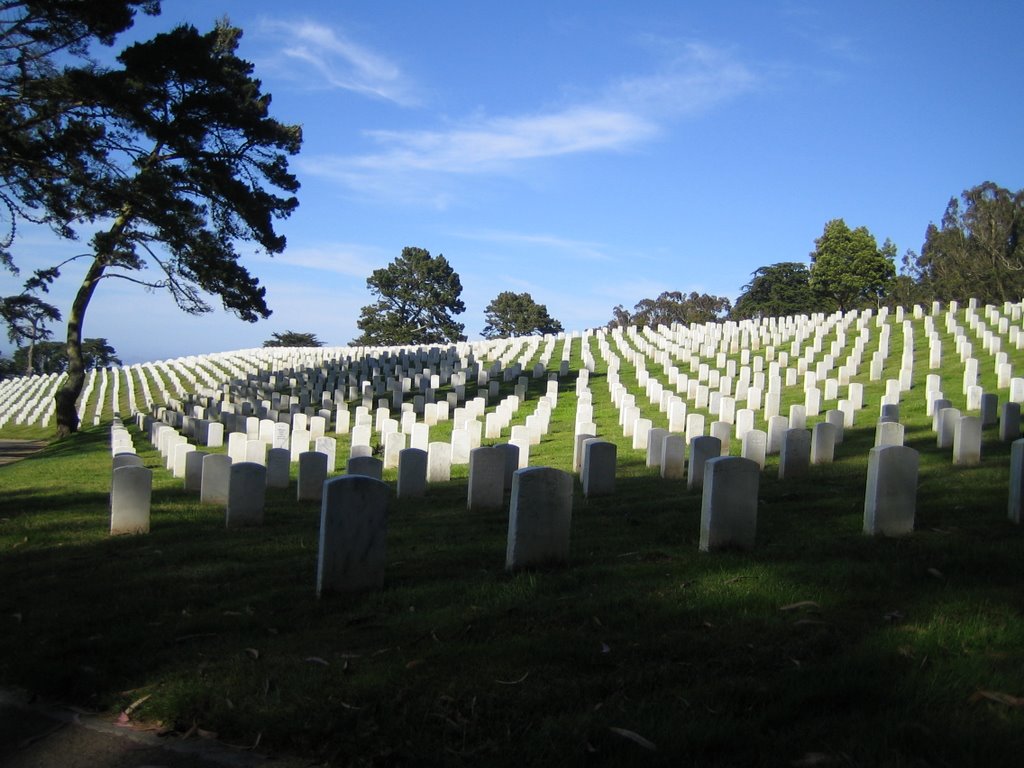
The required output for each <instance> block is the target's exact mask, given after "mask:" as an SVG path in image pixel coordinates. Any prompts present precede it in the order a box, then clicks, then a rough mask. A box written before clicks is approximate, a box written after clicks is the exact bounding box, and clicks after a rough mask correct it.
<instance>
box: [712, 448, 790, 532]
mask: <svg viewBox="0 0 1024 768" xmlns="http://www.w3.org/2000/svg"><path fill="white" fill-rule="evenodd" d="M800 431H804V430H800ZM760 477H761V470H760V467H758V465H757V462H755V461H751V460H750V459H744V458H741V457H739V456H719V457H716V458H712V459H708V461H707V462H706V463H705V465H704V482H703V484H702V485H703V488H704V492H703V496H702V497H701V510H700V550H701V551H702V552H710V551H712V550H716V549H726V548H737V549H747V550H749V549H753V548H754V538H755V534H756V532H757V493H758V486H759V484H760Z"/></svg>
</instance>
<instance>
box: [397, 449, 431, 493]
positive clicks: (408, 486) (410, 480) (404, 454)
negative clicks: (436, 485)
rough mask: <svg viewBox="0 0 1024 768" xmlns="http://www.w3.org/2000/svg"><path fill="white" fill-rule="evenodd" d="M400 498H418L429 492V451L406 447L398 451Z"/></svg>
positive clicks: (398, 489)
mask: <svg viewBox="0 0 1024 768" xmlns="http://www.w3.org/2000/svg"><path fill="white" fill-rule="evenodd" d="M397 491H398V498H400V499H405V498H416V497H419V496H423V495H424V494H425V493H426V492H427V452H426V451H424V450H421V449H420V448H404V449H403V450H401V451H399V452H398V488H397Z"/></svg>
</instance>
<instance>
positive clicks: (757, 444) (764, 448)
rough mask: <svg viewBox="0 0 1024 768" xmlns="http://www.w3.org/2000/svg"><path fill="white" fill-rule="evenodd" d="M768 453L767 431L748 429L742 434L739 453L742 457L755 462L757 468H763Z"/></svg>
mask: <svg viewBox="0 0 1024 768" xmlns="http://www.w3.org/2000/svg"><path fill="white" fill-rule="evenodd" d="M767 453H768V433H766V432H764V431H763V430H760V429H751V430H748V431H747V433H746V434H745V435H743V446H742V449H741V451H740V455H741V456H742V457H743V458H744V459H750V460H751V461H753V462H754V463H755V464H757V466H758V469H762V470H763V469H764V465H765V460H766V457H767Z"/></svg>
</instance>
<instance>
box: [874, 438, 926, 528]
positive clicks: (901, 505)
mask: <svg viewBox="0 0 1024 768" xmlns="http://www.w3.org/2000/svg"><path fill="white" fill-rule="evenodd" d="M918 462H919V457H918V453H917V451H915V450H914V449H913V448H909V447H907V446H905V445H885V446H882V447H880V448H872V449H871V450H870V451H869V452H868V478H867V487H866V489H865V493H864V533H866V534H869V535H875V534H878V533H881V534H883V535H885V536H904V535H906V534H909V533H911V532H913V530H914V513H915V511H916V508H917V472H918Z"/></svg>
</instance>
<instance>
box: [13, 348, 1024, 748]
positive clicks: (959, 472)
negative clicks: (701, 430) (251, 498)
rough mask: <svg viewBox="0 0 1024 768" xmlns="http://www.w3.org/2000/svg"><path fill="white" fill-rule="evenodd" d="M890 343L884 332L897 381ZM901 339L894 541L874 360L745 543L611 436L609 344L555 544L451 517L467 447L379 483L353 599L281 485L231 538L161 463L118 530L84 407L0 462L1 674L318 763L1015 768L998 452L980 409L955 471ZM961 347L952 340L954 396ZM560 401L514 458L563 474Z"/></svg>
mask: <svg viewBox="0 0 1024 768" xmlns="http://www.w3.org/2000/svg"><path fill="white" fill-rule="evenodd" d="M578 344H579V342H577V347H576V348H575V349H574V358H573V368H574V369H575V368H577V367H578V365H579V350H578ZM900 347H901V340H900V338H899V334H898V333H895V332H894V334H893V351H892V353H891V354H890V358H889V367H887V375H889V374H891V373H894V369H893V367H892V366H894V364H895V363H896V361H898V360H899V353H900ZM922 348H923V349H922ZM870 349H871V347H869V354H868V355H866V356H865V363H864V366H863V368H862V372H863V373H865V374H866V371H867V361H868V360H869V359H870ZM558 351H560V350H557V351H556V354H555V355H554V357H553V358H552V360H553V363H552V364H553V367H556V368H557V360H558V358H559V355H558V354H557V352H558ZM594 352H595V355H596V345H595V347H594ZM917 354H918V364H917V368H916V380H918V381H919V382H921V383H919V385H918V388H917V389H915V390H913V391H912V392H911V393H910V394H909V395H908V397H907V398H906V400H905V402H904V405H903V411H902V417H903V421H904V422H905V423H907V424H908V443H909V444H911V445H913V446H914V447H916V448H918V449H919V450H921V451H922V456H921V482H920V489H919V495H918V522H917V529H918V530H917V532H915V534H914V535H913V536H911V537H909V538H905V539H900V540H885V539H871V538H867V537H864V536H863V535H862V534H861V533H860V529H861V513H862V506H863V488H864V476H865V470H866V453H867V450H868V448H869V447H870V445H871V441H872V439H873V428H872V426H870V425H871V424H872V422H873V414H874V413H876V412H877V402H878V397H879V396H880V394H881V391H882V387H881V383H880V382H875V383H871V384H869V386H868V387H867V389H868V394H867V397H866V399H867V401H868V406H867V409H866V411H865V412H862V414H861V415H859V417H858V424H859V425H861V424H862V425H863V426H862V427H861V428H860V429H856V430H853V431H848V432H847V437H846V441H845V442H844V443H843V445H842V446H840V447H839V448H838V449H837V461H836V463H835V464H833V465H831V466H824V467H814V468H812V471H811V473H810V474H809V475H808V476H807V477H806V478H804V479H798V480H790V481H786V482H779V481H778V480H777V479H775V471H776V469H777V463H776V460H775V459H770V460H769V464H768V467H767V468H766V470H765V473H764V474H763V475H762V479H761V493H760V510H759V528H758V542H759V543H758V548H757V549H756V550H755V551H754V552H752V553H716V554H713V555H708V554H700V553H698V551H697V539H698V522H699V508H700V498H699V496H698V495H696V494H690V493H687V492H686V491H685V484H684V483H681V482H666V481H662V480H661V479H660V478H656V477H654V476H653V473H652V472H651V471H650V470H647V469H646V468H645V467H644V466H643V461H642V457H641V456H640V454H639V452H634V451H632V450H630V449H629V446H628V441H626V440H624V439H622V438H618V437H615V435H614V431H613V425H614V421H615V418H616V412H615V411H614V409H613V408H612V407H611V406H610V404H608V397H607V387H606V385H605V384H604V381H603V363H602V362H601V361H600V358H599V357H598V371H596V372H595V375H594V376H593V377H592V385H591V389H592V391H593V392H594V403H595V419H596V420H597V421H598V424H599V430H600V431H601V432H602V433H603V435H605V436H609V437H610V438H611V439H614V440H615V441H616V442H617V443H618V444H619V456H620V471H619V473H618V492H617V493H616V495H615V496H613V497H609V498H604V499H594V500H589V501H588V500H585V499H583V498H582V497H581V496H579V494H578V492H577V498H576V501H575V506H574V520H573V541H572V551H573V554H572V564H571V566H570V567H568V568H564V569H559V570H551V571H542V572H533V573H524V574H518V575H514V576H510V575H507V574H505V573H504V571H503V567H502V566H503V562H504V559H503V554H504V546H505V532H506V514H505V513H504V512H493V513H475V514H473V515H469V514H467V513H466V512H465V509H464V507H465V480H464V476H465V474H464V470H462V471H456V472H455V473H454V479H453V481H452V482H451V483H450V484H448V485H446V486H442V487H437V488H432V489H431V491H430V493H429V495H428V497H427V498H426V499H425V500H422V501H419V502H410V501H396V502H395V503H394V504H393V506H392V509H391V523H390V530H389V538H388V548H389V565H388V571H387V584H386V588H385V589H384V590H383V591H382V592H379V593H375V594H369V595H364V596H361V597H357V598H347V599H342V598H335V597H332V598H329V599H324V600H320V601H317V600H316V598H315V596H314V594H313V583H314V573H315V567H316V543H317V535H318V514H319V510H318V508H317V506H316V505H313V504H297V503H296V502H294V500H293V499H294V496H293V493H294V491H293V490H290V491H288V492H271V493H270V494H269V495H268V509H267V515H266V521H267V522H266V525H265V526H264V527H262V528H260V529H255V530H246V531H230V532H228V531H225V530H224V528H223V512H222V510H220V509H217V508H213V507H208V506H202V505H199V504H198V503H197V502H196V501H195V500H194V499H193V498H192V497H190V496H188V495H186V494H185V493H184V492H183V491H181V490H179V485H180V482H179V481H174V480H172V479H171V478H170V477H169V474H168V473H165V472H163V471H158V472H157V473H156V480H155V485H156V490H155V503H154V513H153V525H152V531H153V532H152V533H151V534H150V535H148V536H142V537H118V538H110V537H108V536H107V535H106V533H105V532H106V526H107V524H108V506H107V492H108V488H109V453H108V451H107V448H106V430H105V428H102V427H101V428H95V429H92V428H90V429H87V430H85V431H84V432H83V433H81V434H79V435H78V436H76V437H75V438H74V439H73V440H71V441H69V442H66V443H62V444H54V445H52V446H50V448H48V449H47V450H46V451H45V452H44V453H42V454H40V455H38V456H37V457H34V458H31V459H28V460H25V461H23V462H20V463H19V464H16V465H12V466H9V467H5V468H0V487H2V488H3V494H2V500H0V583H2V584H3V585H4V586H3V589H0V626H3V628H4V631H3V632H2V633H0V680H2V681H4V682H6V683H13V684H20V685H24V686H27V687H30V688H32V689H34V690H37V691H40V692H42V693H44V694H47V695H51V696H55V697H60V698H63V699H66V700H70V701H74V702H76V703H78V704H80V705H85V706H90V707H93V708H96V709H100V710H104V711H111V712H116V711H118V710H119V709H120V708H123V707H125V706H127V705H128V704H129V703H130V702H132V701H134V700H136V699H138V698H140V697H142V696H145V695H149V696H150V698H149V699H147V700H146V701H145V703H144V704H143V705H142V706H141V707H140V709H139V710H138V713H137V716H138V717H145V718H150V719H159V720H162V721H163V722H165V723H166V724H168V725H169V726H172V727H175V728H177V729H179V730H182V731H184V730H187V729H188V728H190V727H191V726H192V725H193V724H195V725H197V726H198V727H200V728H203V729H206V730H212V731H215V732H217V733H218V734H219V736H220V738H222V739H224V740H226V741H229V742H231V743H238V744H251V743H253V742H254V741H256V739H257V736H258V737H259V739H260V744H261V747H263V748H268V749H279V750H285V751H290V752H300V753H303V754H307V755H309V756H311V757H313V758H316V759H319V760H322V761H325V762H331V763H334V764H347V763H349V762H354V763H357V764H358V763H367V764H369V763H403V762H410V763H411V762H415V763H417V764H424V763H430V762H437V763H449V764H466V765H479V764H491V765H495V764H497V765H504V764H509V765H511V764H522V763H526V764H539V763H544V764H548V763H556V762H560V763H568V764H588V765H589V764H604V765H621V764H628V763H630V762H635V763H637V764H641V763H642V764H652V763H653V764H662V763H663V764H673V765H677V764H680V763H683V764H697V765H700V764H706V765H710V764H714V765H758V764H761V765H778V764H789V763H790V762H792V761H800V760H810V761H813V760H815V759H818V758H816V757H815V756H816V755H817V756H823V757H822V758H821V759H829V760H831V761H832V763H833V764H838V765H850V764H852V765H893V766H896V765H972V764H973V765H991V764H1011V763H1012V762H1014V761H1016V759H1017V757H1018V755H1019V753H1020V750H1021V748H1022V747H1024V710H1022V709H1020V708H1015V707H1012V706H1008V705H1007V704H1004V703H998V702H995V701H993V700H991V699H987V698H981V699H980V700H978V697H977V692H978V691H994V692H1003V693H1008V694H1012V695H1015V696H1021V695H1024V618H1022V612H1024V590H1022V589H1021V587H1020V583H1021V580H1020V563H1021V561H1022V556H1024V541H1022V538H1021V531H1020V530H1019V529H1018V528H1016V527H1014V526H1013V525H1012V524H1010V523H1009V522H1008V521H1007V520H1006V511H1005V506H1006V487H1007V477H1008V468H1007V467H1008V453H1009V447H1008V446H1007V445H1004V444H1000V443H998V441H997V440H996V439H995V434H994V431H993V430H991V429H990V430H987V431H986V435H985V445H984V452H983V455H984V461H983V463H982V465H981V466H979V467H971V468H957V467H952V466H951V464H950V461H949V456H948V453H947V452H946V451H942V452H938V451H936V450H935V449H934V448H933V446H934V439H933V437H932V436H931V434H930V432H929V431H928V429H927V428H926V425H925V421H926V419H925V417H924V404H923V395H922V393H921V389H922V388H923V378H924V375H925V374H926V373H927V372H928V371H927V349H926V347H925V345H924V344H923V339H922V338H921V336H920V331H918V336H917ZM922 355H923V356H924V359H923V361H922V359H921V357H922ZM1019 355H1020V353H1016V352H1015V353H1014V361H1015V363H1016V364H1017V365H1018V366H1019V365H1020V364H1021V361H1020V359H1019ZM952 358H953V355H952V353H951V346H950V343H949V342H948V340H947V341H946V360H945V366H944V370H943V371H942V373H943V380H944V382H948V384H947V390H954V391H952V392H951V393H950V392H947V396H950V395H952V397H951V399H953V400H954V401H955V402H956V401H961V404H962V396H960V395H959V381H958V379H955V378H954V376H955V372H956V370H957V361H955V360H954V359H952ZM647 368H648V371H650V372H651V374H652V375H661V371H660V368H659V367H657V366H655V365H653V364H652V363H650V362H648V366H647ZM982 368H983V371H984V376H985V378H983V382H982V383H983V384H986V385H987V388H989V389H991V388H992V385H993V384H994V381H993V380H991V378H992V377H991V373H990V369H991V366H990V365H988V364H987V362H983V365H982ZM621 378H622V381H623V382H624V383H627V384H629V385H630V386H631V388H633V390H634V391H637V390H636V387H635V378H632V374H631V369H630V368H629V366H627V365H626V364H623V367H622V369H621ZM863 378H864V379H865V380H866V375H865V376H864V377H863ZM954 381H955V382H956V384H957V386H956V387H953V386H951V384H952V383H953V382H954ZM539 384H540V383H539V382H536V383H535V384H534V387H537V386H539ZM1003 395H1004V396H1005V393H1003ZM535 396H536V395H535V391H533V390H532V391H531V398H532V397H535ZM793 397H794V395H791V394H787V398H786V399H784V401H783V412H786V409H787V408H788V404H789V402H791V401H793ZM637 400H638V403H640V404H642V405H645V406H646V399H645V398H644V397H643V396H642V393H639V392H638V396H637ZM575 402H576V398H575V394H574V392H573V388H572V386H571V382H570V381H565V382H563V391H562V393H561V395H560V398H559V406H558V408H557V409H556V411H555V414H554V416H553V418H552V425H553V427H552V434H551V435H550V436H549V438H546V439H545V440H544V442H543V443H542V444H541V445H540V446H537V447H535V450H534V451H533V453H532V461H531V463H533V464H546V465H550V466H558V467H560V468H563V469H568V465H569V463H570V461H571V447H570V446H569V445H568V441H567V440H566V439H565V435H566V433H567V432H569V431H571V424H572V419H573V413H574V409H575ZM532 406H533V401H532V400H531V401H529V402H528V403H527V405H526V407H524V409H523V410H522V411H521V412H520V416H521V417H524V418H525V415H526V414H527V413H530V412H532ZM644 415H645V416H649V417H651V418H653V419H655V426H664V423H659V419H661V420H663V419H664V417H663V416H661V415H660V414H659V413H658V412H657V409H656V408H654V409H648V408H646V407H645V414H644ZM811 421H813V419H812V420H811ZM759 426H760V425H759ZM434 437H435V436H434V435H433V434H432V439H434ZM137 445H138V447H139V450H140V453H141V454H142V455H143V457H144V458H145V460H146V462H147V465H149V466H157V465H158V464H159V463H160V462H159V456H158V455H157V454H156V453H155V451H154V450H152V449H149V448H148V446H147V445H146V443H145V442H144V441H143V440H142V439H141V438H137ZM144 448H145V449H144ZM737 450H738V447H737V448H734V452H736V451H737ZM339 455H345V452H344V446H343V445H339ZM805 601H813V603H815V605H808V604H806V603H805ZM801 604H802V605H801ZM794 605H797V607H792V606H794ZM1011 703H1012V702H1011ZM614 729H623V730H624V731H625V732H626V733H625V735H624V734H623V730H614ZM629 732H633V733H636V734H639V735H640V736H642V737H643V738H645V739H647V740H649V741H650V742H653V744H655V745H656V746H657V751H652V750H650V749H648V748H646V747H645V746H643V745H641V744H639V743H637V740H635V739H632V738H630V737H629Z"/></svg>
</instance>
